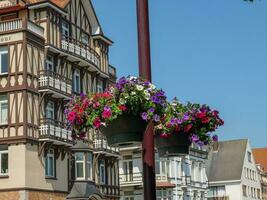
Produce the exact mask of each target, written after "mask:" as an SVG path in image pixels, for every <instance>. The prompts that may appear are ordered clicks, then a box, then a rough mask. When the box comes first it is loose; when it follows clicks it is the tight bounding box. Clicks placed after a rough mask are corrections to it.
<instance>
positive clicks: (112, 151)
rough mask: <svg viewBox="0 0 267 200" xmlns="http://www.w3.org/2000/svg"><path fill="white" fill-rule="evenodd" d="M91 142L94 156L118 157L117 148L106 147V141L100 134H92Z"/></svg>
mask: <svg viewBox="0 0 267 200" xmlns="http://www.w3.org/2000/svg"><path fill="white" fill-rule="evenodd" d="M93 141H94V149H95V152H94V153H95V154H99V153H101V154H104V155H106V156H111V157H120V155H119V148H116V147H110V146H108V143H107V140H106V139H105V138H104V136H103V135H101V133H98V134H94V136H93Z"/></svg>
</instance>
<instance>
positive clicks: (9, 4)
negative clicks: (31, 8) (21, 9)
mask: <svg viewBox="0 0 267 200" xmlns="http://www.w3.org/2000/svg"><path fill="white" fill-rule="evenodd" d="M15 5H17V1H16V0H13V1H0V9H4V8H10V7H12V6H15Z"/></svg>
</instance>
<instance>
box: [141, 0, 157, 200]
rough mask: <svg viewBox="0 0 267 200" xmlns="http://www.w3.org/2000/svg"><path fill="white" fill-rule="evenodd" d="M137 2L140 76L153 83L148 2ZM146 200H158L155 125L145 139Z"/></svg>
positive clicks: (148, 131) (144, 0)
mask: <svg viewBox="0 0 267 200" xmlns="http://www.w3.org/2000/svg"><path fill="white" fill-rule="evenodd" d="M136 2H137V27H138V56H139V75H140V77H142V78H144V79H146V80H148V81H151V58H150V36H149V13H148V10H149V9H148V0H136ZM142 148H143V149H142V154H143V183H144V200H156V181H155V154H154V153H155V152H154V133H153V125H152V124H149V125H148V128H147V130H146V132H145V134H144V139H143V147H142Z"/></svg>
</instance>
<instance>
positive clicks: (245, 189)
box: [242, 185, 247, 197]
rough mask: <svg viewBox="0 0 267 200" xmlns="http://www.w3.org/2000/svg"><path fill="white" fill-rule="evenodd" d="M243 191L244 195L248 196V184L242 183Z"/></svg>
mask: <svg viewBox="0 0 267 200" xmlns="http://www.w3.org/2000/svg"><path fill="white" fill-rule="evenodd" d="M242 191H243V196H244V197H246V196H247V186H245V185H242Z"/></svg>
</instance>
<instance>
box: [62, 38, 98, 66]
mask: <svg viewBox="0 0 267 200" xmlns="http://www.w3.org/2000/svg"><path fill="white" fill-rule="evenodd" d="M61 48H62V49H63V50H64V51H66V52H67V53H70V54H73V55H74V56H77V57H79V58H80V59H82V60H85V61H87V62H89V63H92V64H94V65H95V66H97V67H98V68H99V66H100V57H99V55H98V54H97V53H96V52H95V51H94V50H93V49H92V48H90V47H89V46H87V45H85V44H83V43H82V42H80V41H78V40H75V39H74V38H72V37H69V36H65V35H62V36H61Z"/></svg>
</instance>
